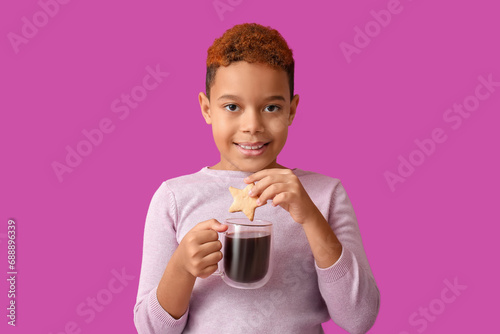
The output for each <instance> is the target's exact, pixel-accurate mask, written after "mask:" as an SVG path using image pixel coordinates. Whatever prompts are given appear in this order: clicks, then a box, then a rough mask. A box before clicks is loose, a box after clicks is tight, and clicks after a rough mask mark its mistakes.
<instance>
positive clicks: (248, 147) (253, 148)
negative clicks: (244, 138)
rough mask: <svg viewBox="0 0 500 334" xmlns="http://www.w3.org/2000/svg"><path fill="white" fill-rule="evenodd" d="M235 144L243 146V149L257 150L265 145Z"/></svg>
mask: <svg viewBox="0 0 500 334" xmlns="http://www.w3.org/2000/svg"><path fill="white" fill-rule="evenodd" d="M236 145H238V146H239V147H242V148H244V149H245V150H258V149H261V148H263V147H264V145H267V144H261V145H252V146H249V145H243V144H236Z"/></svg>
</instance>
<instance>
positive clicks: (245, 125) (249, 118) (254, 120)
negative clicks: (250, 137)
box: [241, 109, 264, 133]
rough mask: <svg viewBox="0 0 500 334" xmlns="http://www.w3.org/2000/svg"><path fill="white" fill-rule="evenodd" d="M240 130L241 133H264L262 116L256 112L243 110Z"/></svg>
mask: <svg viewBox="0 0 500 334" xmlns="http://www.w3.org/2000/svg"><path fill="white" fill-rule="evenodd" d="M241 130H242V131H243V132H249V133H257V132H263V131H264V124H263V122H262V115H261V113H260V112H259V111H257V110H252V109H250V110H245V112H244V113H243V116H242V118H241Z"/></svg>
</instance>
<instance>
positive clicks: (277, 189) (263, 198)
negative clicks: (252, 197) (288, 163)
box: [257, 183, 288, 205]
mask: <svg viewBox="0 0 500 334" xmlns="http://www.w3.org/2000/svg"><path fill="white" fill-rule="evenodd" d="M287 189H288V187H287V184H285V183H273V184H271V185H270V186H269V187H267V188H266V189H264V191H263V192H262V194H260V196H259V198H258V199H257V203H258V204H259V205H264V204H265V203H266V202H267V201H268V200H271V199H273V198H274V197H275V196H276V195H278V194H281V193H284V192H287Z"/></svg>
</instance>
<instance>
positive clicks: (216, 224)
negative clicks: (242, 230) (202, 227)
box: [211, 219, 228, 232]
mask: <svg viewBox="0 0 500 334" xmlns="http://www.w3.org/2000/svg"><path fill="white" fill-rule="evenodd" d="M214 220H215V219H214ZM211 228H212V230H214V231H216V232H225V231H226V230H227V228H228V226H227V225H224V224H221V223H219V222H218V221H217V220H215V221H214V222H213V223H212V225H211Z"/></svg>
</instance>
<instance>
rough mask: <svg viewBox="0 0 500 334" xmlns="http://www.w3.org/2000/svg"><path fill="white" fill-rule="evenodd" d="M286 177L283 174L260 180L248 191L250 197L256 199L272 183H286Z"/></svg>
mask: <svg viewBox="0 0 500 334" xmlns="http://www.w3.org/2000/svg"><path fill="white" fill-rule="evenodd" d="M287 179H288V178H287V176H286V175H284V174H273V175H268V176H266V177H264V178H263V179H261V180H260V181H259V182H258V183H257V184H256V185H255V186H254V187H253V188H252V190H251V191H250V193H249V195H250V197H257V196H259V195H260V194H262V192H263V191H264V190H265V189H267V188H268V187H269V186H271V185H272V184H274V183H287Z"/></svg>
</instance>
